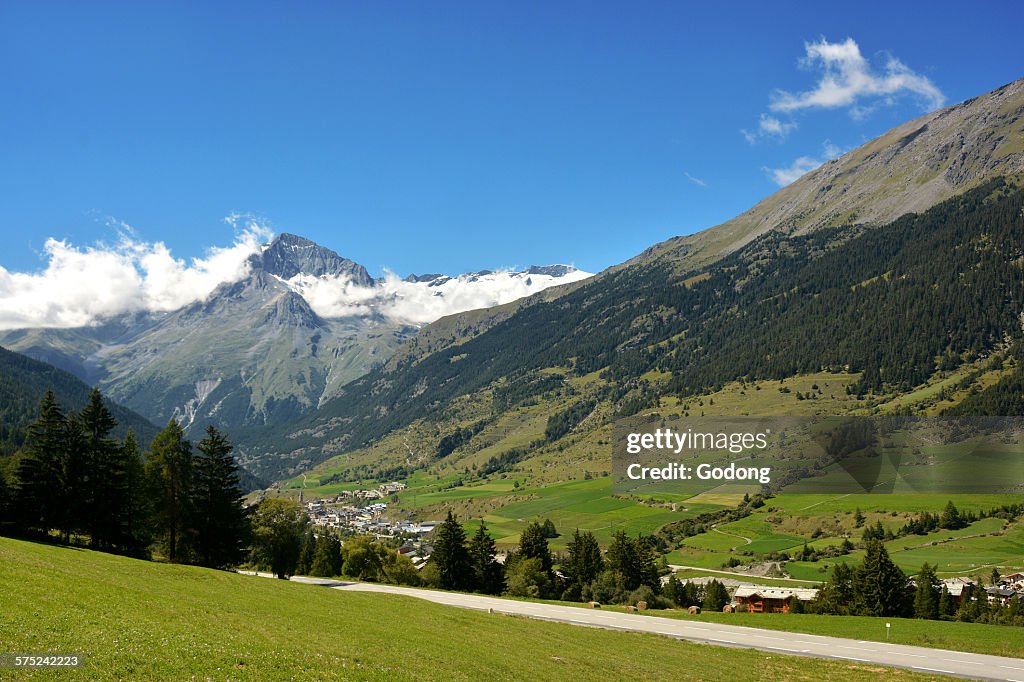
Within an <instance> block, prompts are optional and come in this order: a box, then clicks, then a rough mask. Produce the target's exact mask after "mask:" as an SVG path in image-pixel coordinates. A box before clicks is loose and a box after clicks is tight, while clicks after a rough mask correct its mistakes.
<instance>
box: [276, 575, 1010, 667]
mask: <svg viewBox="0 0 1024 682" xmlns="http://www.w3.org/2000/svg"><path fill="white" fill-rule="evenodd" d="M293 580H296V581H299V582H306V583H311V584H316V585H323V586H326V587H330V588H333V589H338V590H344V591H351V592H383V593H387V594H400V595H405V596H409V597H417V598H419V599H426V600H428V601H432V602H436V603H438V604H446V605H448V606H455V607H458V608H463V609H475V610H478V611H491V612H493V613H502V614H510V615H517V616H526V617H529V618H537V619H540V620H549V621H555V622H559V623H571V624H573V625H585V626H589V627H599V628H607V629H611V630H628V631H631V632H646V633H651V634H657V635H665V636H667V637H675V638H677V639H686V640H690V641H694V642H706V643H709V644H716V645H721V646H733V647H743V648H749V649H761V650H764V651H772V652H777V653H782V654H792V655H798V656H815V657H818V658H831V659H839V660H845V661H855V662H857V663H869V664H874V665H885V666H893V667H898V668H909V669H912V670H921V671H924V672H929V673H940V674H945V675H955V676H958V677H966V678H970V679H983V680H1010V681H1012V682H1024V660H1022V659H1019V658H1003V657H1001V656H986V655H983V654H969V653H963V652H959V651H947V650H945V649H929V648H926V647H917V646H907V645H904V644H887V643H885V642H866V641H859V640H855V639H843V638H840V637H823V636H821V635H807V634H802V633H797V632H780V631H777V630H762V629H760V628H751V627H743V626H739V625H724V624H720V623H708V622H706V621H698V620H685V619H683V620H676V619H672V618H659V617H656V616H643V615H639V614H632V613H618V612H614V611H602V610H600V609H583V608H578V607H574V606H562V605H559V604H538V603H534V602H521V601H513V600H509V599H498V598H496V597H485V596H482V595H477V594H461V593H459V592H440V591H434V590H421V589H416V588H413V587H398V586H396V585H380V584H375V583H354V582H342V581H337V580H321V579H317V578H293Z"/></svg>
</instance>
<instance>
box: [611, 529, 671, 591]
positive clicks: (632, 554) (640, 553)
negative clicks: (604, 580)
mask: <svg viewBox="0 0 1024 682" xmlns="http://www.w3.org/2000/svg"><path fill="white" fill-rule="evenodd" d="M605 562H606V563H607V565H608V568H609V569H611V570H612V571H615V572H616V573H618V574H620V575H621V576H622V578H623V582H624V585H625V589H626V590H629V591H632V590H635V589H637V588H638V587H640V586H641V585H647V586H648V587H650V588H651V589H653V590H655V591H660V588H661V580H660V579H659V577H658V567H657V565H656V564H655V562H654V553H653V551H652V550H651V546H650V545H649V544H648V543H647V541H646V540H644V538H642V537H640V536H637V537H636V538H631V537H629V536H627V535H626V533H625V532H624V531H621V530H620V531H617V532H616V533H615V535H614V536H612V542H611V544H610V545H609V546H608V554H607V555H606V557H605Z"/></svg>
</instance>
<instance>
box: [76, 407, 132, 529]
mask: <svg viewBox="0 0 1024 682" xmlns="http://www.w3.org/2000/svg"><path fill="white" fill-rule="evenodd" d="M77 421H78V423H79V425H80V426H81V429H82V436H83V450H82V456H83V461H82V465H83V472H82V477H81V479H80V480H79V482H78V486H77V493H78V495H79V496H80V499H81V506H82V514H83V516H82V522H83V523H82V525H83V526H84V529H85V530H86V531H87V532H88V533H89V545H90V546H91V547H94V548H98V549H104V548H109V547H113V546H116V545H119V540H121V533H120V530H121V529H120V526H121V513H122V511H123V508H124V506H125V503H126V497H127V494H128V492H127V486H126V485H125V480H124V479H125V471H123V470H122V461H121V456H120V455H121V452H120V446H119V445H118V443H117V441H116V440H114V439H113V438H111V437H110V434H111V432H112V431H113V430H114V428H115V427H117V420H116V419H114V415H112V414H111V413H110V410H108V409H107V406H106V405H104V404H103V396H102V395H101V394H100V392H99V390H97V389H95V388H94V389H93V390H92V392H91V393H90V394H89V402H88V403H87V404H86V406H85V407H84V408H83V409H82V411H81V413H80V414H79V415H78V420H77Z"/></svg>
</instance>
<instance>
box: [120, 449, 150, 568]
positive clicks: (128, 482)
mask: <svg viewBox="0 0 1024 682" xmlns="http://www.w3.org/2000/svg"><path fill="white" fill-rule="evenodd" d="M120 450H121V467H120V468H121V470H122V471H123V472H124V485H125V498H124V500H123V507H122V510H121V519H120V521H121V543H120V544H121V546H122V547H123V548H124V549H125V550H126V551H128V552H130V553H132V554H141V553H143V552H144V551H145V548H146V547H147V546H148V545H149V543H150V541H151V540H152V535H153V532H152V522H153V519H152V510H151V507H150V500H149V494H148V492H149V491H148V489H147V484H146V474H145V470H144V467H143V463H142V455H141V453H140V452H139V444H138V442H137V441H136V440H135V432H134V431H132V430H131V429H129V430H128V434H127V435H126V436H125V438H124V443H122V444H121V448H120Z"/></svg>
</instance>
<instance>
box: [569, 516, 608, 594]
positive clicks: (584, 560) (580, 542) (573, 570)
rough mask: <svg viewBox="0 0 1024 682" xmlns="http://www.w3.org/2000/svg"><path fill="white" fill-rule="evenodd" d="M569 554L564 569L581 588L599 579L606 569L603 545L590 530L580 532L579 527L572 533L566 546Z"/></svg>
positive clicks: (570, 578)
mask: <svg viewBox="0 0 1024 682" xmlns="http://www.w3.org/2000/svg"><path fill="white" fill-rule="evenodd" d="M566 550H567V552H568V556H567V557H566V561H565V565H564V569H565V572H566V573H567V574H568V575H569V580H570V581H572V584H573V585H577V586H578V587H579V589H580V590H582V589H583V587H584V586H585V585H589V584H590V583H592V582H594V580H596V579H597V576H598V575H600V573H601V571H603V570H604V557H602V556H601V545H599V544H598V542H597V538H596V537H594V534H593V533H591V532H590V531H589V530H585V531H583V532H580V529H579V528H577V529H576V532H574V533H573V534H572V540H570V541H569V544H568V545H567V546H566Z"/></svg>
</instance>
